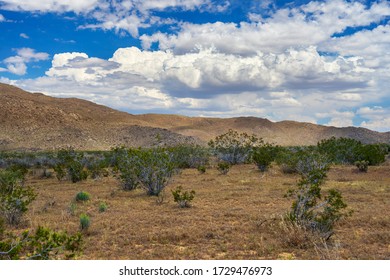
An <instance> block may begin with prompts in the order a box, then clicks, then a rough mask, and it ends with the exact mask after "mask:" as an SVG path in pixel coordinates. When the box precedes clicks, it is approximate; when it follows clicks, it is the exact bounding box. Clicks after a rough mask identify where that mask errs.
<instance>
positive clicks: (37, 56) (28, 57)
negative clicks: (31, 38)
mask: <svg viewBox="0 0 390 280" xmlns="http://www.w3.org/2000/svg"><path fill="white" fill-rule="evenodd" d="M15 51H16V54H17V55H16V56H11V57H8V58H6V59H4V60H3V63H4V64H5V65H6V67H7V71H9V72H11V73H13V74H16V75H24V74H26V72H27V63H29V62H37V61H41V60H47V59H48V58H49V54H48V53H44V52H36V51H35V50H34V49H31V48H21V49H16V50H15ZM3 69H4V68H3Z"/></svg>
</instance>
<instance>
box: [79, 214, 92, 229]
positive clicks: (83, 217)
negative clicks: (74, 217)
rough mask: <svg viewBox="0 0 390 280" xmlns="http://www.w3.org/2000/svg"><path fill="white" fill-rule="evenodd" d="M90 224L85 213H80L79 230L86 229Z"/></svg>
mask: <svg viewBox="0 0 390 280" xmlns="http://www.w3.org/2000/svg"><path fill="white" fill-rule="evenodd" d="M90 224H91V219H90V217H89V216H88V215H87V214H84V213H83V214H81V215H80V230H82V231H83V230H87V229H88V228H89V226H90Z"/></svg>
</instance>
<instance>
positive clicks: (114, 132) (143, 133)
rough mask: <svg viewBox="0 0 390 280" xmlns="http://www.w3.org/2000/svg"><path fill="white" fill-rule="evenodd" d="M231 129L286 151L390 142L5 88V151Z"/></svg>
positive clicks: (167, 138) (1, 128) (194, 139)
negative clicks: (345, 140) (334, 141)
mask: <svg viewBox="0 0 390 280" xmlns="http://www.w3.org/2000/svg"><path fill="white" fill-rule="evenodd" d="M228 129H234V130H237V131H239V132H247V133H250V134H252V133H253V134H256V135H258V136H259V137H262V138H263V139H264V140H265V141H267V142H272V143H275V144H280V145H311V144H316V143H317V142H318V141H319V140H321V139H326V138H330V137H332V136H336V137H350V138H354V139H357V140H360V141H362V142H364V143H375V142H385V143H389V142H390V133H389V132H387V133H380V132H376V131H371V130H368V129H365V128H356V127H346V128H336V127H327V126H321V125H315V124H310V123H300V122H293V121H282V122H271V121H269V120H267V119H262V118H255V117H238V118H226V119H224V118H201V117H185V116H179V115H159V114H146V115H132V114H128V113H124V112H120V111H116V110H113V109H111V108H108V107H105V106H101V105H97V104H95V103H92V102H89V101H85V100H81V99H76V98H55V97H49V96H46V95H43V94H41V93H29V92H26V91H23V90H21V89H19V88H16V87H14V86H10V85H6V84H1V83H0V150H10V149H11V150H15V149H43V150H48V149H49V150H50V149H57V148H61V147H67V146H72V147H74V148H76V149H85V150H100V149H110V148H111V147H114V146H118V145H127V146H133V147H138V146H148V147H150V146H156V145H174V144H178V143H198V144H205V143H207V141H209V140H210V139H213V138H214V137H215V136H217V135H219V134H222V133H225V132H226V131H227V130H228Z"/></svg>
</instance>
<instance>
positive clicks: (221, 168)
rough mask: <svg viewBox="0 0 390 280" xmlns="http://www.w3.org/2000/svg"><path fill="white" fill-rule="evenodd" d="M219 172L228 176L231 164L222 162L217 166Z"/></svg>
mask: <svg viewBox="0 0 390 280" xmlns="http://www.w3.org/2000/svg"><path fill="white" fill-rule="evenodd" d="M217 170H218V171H219V172H220V173H221V174H222V175H226V174H227V173H228V172H229V170H230V164H229V163H228V162H226V161H221V162H219V163H218V165H217Z"/></svg>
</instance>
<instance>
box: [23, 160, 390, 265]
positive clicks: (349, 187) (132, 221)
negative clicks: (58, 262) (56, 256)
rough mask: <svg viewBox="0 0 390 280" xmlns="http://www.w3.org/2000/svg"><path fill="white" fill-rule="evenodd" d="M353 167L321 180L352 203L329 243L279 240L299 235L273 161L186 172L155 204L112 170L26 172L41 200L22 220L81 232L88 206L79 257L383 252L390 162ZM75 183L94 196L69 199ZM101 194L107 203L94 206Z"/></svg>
mask: <svg viewBox="0 0 390 280" xmlns="http://www.w3.org/2000/svg"><path fill="white" fill-rule="evenodd" d="M355 169H356V168H355V167H349V166H346V167H345V166H344V167H340V166H337V167H333V168H332V169H331V170H330V172H329V179H328V180H327V182H326V184H325V185H324V187H323V189H324V191H326V189H328V188H331V187H332V188H333V187H335V188H337V189H339V190H340V191H341V192H342V194H343V197H344V199H345V201H346V202H347V204H348V206H349V207H350V208H352V209H353V210H354V213H353V215H352V216H351V217H349V218H347V219H345V220H343V221H341V222H339V223H338V224H337V226H336V234H335V235H334V236H333V237H332V242H330V243H326V244H325V243H321V242H320V241H319V240H317V241H315V242H313V241H311V239H309V240H306V241H305V242H307V244H303V245H304V246H303V245H302V244H298V246H297V245H296V244H291V243H289V242H286V235H287V234H297V236H296V237H295V236H292V237H294V238H298V241H299V238H301V237H302V236H299V234H300V232H299V231H298V232H291V231H289V230H287V231H286V230H285V229H283V225H281V224H280V223H281V220H280V217H281V215H283V214H284V213H286V212H287V211H288V210H289V208H290V206H291V202H292V201H291V200H290V199H287V198H284V195H285V193H286V191H287V189H288V188H291V187H294V186H295V185H296V182H297V180H298V179H299V177H298V176H297V175H285V174H282V173H281V172H280V170H279V168H278V167H273V168H271V169H270V170H269V171H268V172H267V173H265V174H262V173H260V172H259V171H258V170H257V168H256V167H255V166H254V165H240V166H233V168H232V169H231V171H230V172H229V173H228V174H227V175H220V174H219V172H218V171H217V170H216V169H209V170H207V172H206V173H205V174H199V172H198V171H197V170H195V169H188V170H183V171H182V172H181V173H180V174H178V175H175V176H174V177H173V178H172V180H171V182H170V183H169V185H168V187H167V188H166V189H165V191H164V196H163V201H162V202H160V203H158V202H157V198H156V197H150V196H147V195H146V194H145V192H144V191H143V190H135V191H132V192H126V191H123V190H121V189H120V188H119V182H118V181H117V180H116V179H114V178H112V177H109V178H103V179H101V180H97V181H94V180H87V181H85V182H80V183H76V184H72V183H70V182H58V181H57V180H56V179H54V178H53V179H39V180H38V179H34V178H32V177H31V178H29V179H28V181H27V184H29V185H32V186H33V187H34V188H35V189H36V191H37V193H38V198H37V200H36V201H34V202H33V203H32V205H31V207H30V210H29V212H28V214H27V215H26V224H25V226H24V227H26V228H36V227H37V226H38V225H45V226H49V227H51V228H53V229H56V230H66V231H68V232H70V233H73V232H76V231H77V230H79V216H80V214H81V213H87V214H88V215H89V216H90V217H91V225H90V228H89V229H88V231H87V232H86V233H85V234H84V240H85V244H84V250H83V254H82V255H81V256H80V258H81V259H322V258H332V259H336V258H337V259H389V258H390V249H389V248H390V230H389V229H390V216H389V214H388V213H390V176H389V174H390V166H381V167H370V168H369V171H368V173H366V174H364V173H357V172H355ZM179 185H181V186H183V189H184V190H195V191H196V195H195V199H194V200H193V202H192V205H193V207H192V208H188V209H186V208H184V209H181V208H179V207H178V206H177V204H176V203H175V202H174V201H173V197H172V194H171V190H172V189H175V188H176V187H177V186H179ZM79 191H86V192H89V193H90V194H91V200H90V201H87V202H84V203H79V202H77V203H76V202H74V197H75V195H76V193H77V192H79ZM101 202H105V203H107V205H108V210H107V211H105V212H99V209H98V208H99V204H100V203H101ZM71 203H74V204H75V205H76V208H75V209H73V210H74V211H73V214H72V213H71V212H72V211H70V205H71ZM17 230H20V229H17ZM15 231H16V230H15ZM299 245H302V246H299Z"/></svg>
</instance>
